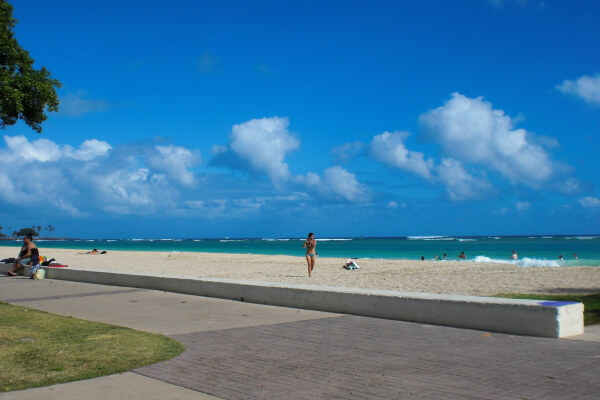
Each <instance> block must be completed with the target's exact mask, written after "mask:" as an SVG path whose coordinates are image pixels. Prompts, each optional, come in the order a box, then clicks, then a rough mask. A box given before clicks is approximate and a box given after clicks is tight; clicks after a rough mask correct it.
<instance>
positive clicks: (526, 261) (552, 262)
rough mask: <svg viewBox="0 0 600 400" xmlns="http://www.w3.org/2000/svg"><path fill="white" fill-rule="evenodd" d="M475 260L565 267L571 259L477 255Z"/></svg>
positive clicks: (530, 265)
mask: <svg viewBox="0 0 600 400" xmlns="http://www.w3.org/2000/svg"><path fill="white" fill-rule="evenodd" d="M473 262H479V263H497V264H511V265H516V266H519V267H565V266H568V265H569V261H558V260H547V259H544V258H527V257H524V258H522V259H520V260H503V259H496V258H490V257H486V256H477V257H475V258H474V259H473Z"/></svg>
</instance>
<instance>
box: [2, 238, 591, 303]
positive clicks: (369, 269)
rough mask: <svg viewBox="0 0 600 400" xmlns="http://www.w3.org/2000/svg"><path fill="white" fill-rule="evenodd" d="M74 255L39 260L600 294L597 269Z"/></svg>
mask: <svg viewBox="0 0 600 400" xmlns="http://www.w3.org/2000/svg"><path fill="white" fill-rule="evenodd" d="M18 250H19V248H17V247H15V248H8V247H0V259H4V258H8V257H15V256H16V254H17V253H18ZM80 251H83V250H71V249H47V250H42V251H41V253H42V255H44V256H49V257H54V258H56V260H57V261H59V262H61V263H63V264H68V265H69V268H73V269H75V268H81V269H93V270H109V271H115V272H117V271H119V272H134V273H148V274H166V275H185V276H192V277H203V278H209V277H210V278H232V279H243V280H250V281H262V282H282V283H302V284H314V285H326V286H342V287H357V288H372V289H387V290H401V291H407V292H428V293H452V294H471V295H494V294H498V293H598V292H600V267H517V266H512V265H507V264H491V263H474V262H469V261H439V262H435V261H409V260H377V259H369V260H357V261H358V263H359V264H360V266H361V267H362V269H360V270H355V271H346V270H344V269H342V265H343V264H344V263H345V261H346V260H345V259H341V258H318V259H317V264H316V267H315V270H314V271H313V277H312V278H309V277H308V273H307V266H306V260H305V259H304V257H291V256H264V255H251V254H223V253H184V252H182V253H176V252H171V253H167V252H133V251H109V252H108V253H107V254H102V255H83V254H76V253H77V252H80Z"/></svg>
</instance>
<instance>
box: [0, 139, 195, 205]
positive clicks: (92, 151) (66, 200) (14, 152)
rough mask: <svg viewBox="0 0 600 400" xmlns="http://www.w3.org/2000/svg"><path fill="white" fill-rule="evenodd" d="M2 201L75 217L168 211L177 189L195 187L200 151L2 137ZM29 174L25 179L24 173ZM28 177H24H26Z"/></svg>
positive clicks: (0, 192)
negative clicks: (76, 144) (194, 167)
mask: <svg viewBox="0 0 600 400" xmlns="http://www.w3.org/2000/svg"><path fill="white" fill-rule="evenodd" d="M4 142H5V144H6V146H5V147H0V171H2V172H1V173H0V185H1V186H2V187H3V189H4V190H2V191H0V201H3V202H5V203H10V204H21V203H22V201H23V199H27V203H26V205H30V206H35V207H37V208H38V209H39V207H41V206H43V207H48V210H49V211H50V210H52V209H54V210H60V211H62V212H65V213H68V214H71V215H74V216H77V215H82V214H86V213H88V214H89V213H93V212H94V211H98V210H106V211H109V212H114V213H120V214H144V213H150V212H154V211H157V210H166V211H168V210H169V207H170V206H172V205H173V199H174V197H176V195H177V193H178V186H190V185H192V184H193V183H194V181H195V178H194V174H193V173H192V172H191V171H190V170H189V168H190V167H191V166H193V165H195V164H197V163H199V162H200V155H199V153H198V152H196V151H193V150H190V149H186V148H183V147H177V146H149V145H135V146H128V145H125V146H124V147H123V148H117V149H114V148H113V147H112V146H111V145H110V144H109V143H107V142H104V141H100V140H96V139H92V140H86V141H84V142H83V143H81V145H79V146H78V147H77V148H73V147H71V146H68V145H60V144H57V143H55V142H53V141H51V140H48V139H37V140H33V141H29V140H28V139H27V138H26V137H24V136H14V137H10V136H4ZM24 171H26V175H24ZM24 177H25V178H24Z"/></svg>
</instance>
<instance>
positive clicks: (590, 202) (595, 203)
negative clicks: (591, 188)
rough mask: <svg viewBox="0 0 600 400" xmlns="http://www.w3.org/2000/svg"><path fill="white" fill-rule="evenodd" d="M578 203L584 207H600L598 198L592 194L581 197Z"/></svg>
mask: <svg viewBox="0 0 600 400" xmlns="http://www.w3.org/2000/svg"><path fill="white" fill-rule="evenodd" d="M579 204H581V205H582V206H584V207H600V199H598V198H597V197H592V196H587V197H582V198H581V199H579Z"/></svg>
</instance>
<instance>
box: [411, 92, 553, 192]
mask: <svg viewBox="0 0 600 400" xmlns="http://www.w3.org/2000/svg"><path fill="white" fill-rule="evenodd" d="M419 122H420V125H421V128H422V132H423V134H424V136H425V138H426V139H428V140H429V141H431V142H434V143H437V144H439V145H440V146H441V151H442V155H443V156H445V157H451V158H453V159H455V160H458V161H460V162H462V163H472V164H477V165H480V166H484V167H487V168H490V169H492V170H495V171H497V172H499V173H501V174H502V175H504V176H505V177H507V178H508V179H509V180H510V181H511V182H513V183H523V184H526V185H528V186H532V187H536V186H538V185H540V184H542V183H544V182H547V181H548V180H549V179H550V178H551V177H552V175H553V174H554V172H555V165H554V164H553V163H552V161H551V160H550V158H549V155H548V154H547V153H546V151H545V150H544V148H543V147H542V146H541V145H540V144H538V143H537V142H536V141H535V135H533V134H532V133H530V132H527V131H526V130H525V129H514V126H513V125H514V121H513V120H512V119H511V118H510V117H509V116H508V115H505V113H504V111H502V110H495V109H493V108H492V104H491V103H489V102H487V101H484V100H483V98H481V97H478V98H475V99H472V98H469V97H466V96H463V95H462V94H460V93H453V94H452V98H451V99H450V100H449V101H448V102H446V104H444V105H443V106H441V107H438V108H436V109H433V110H430V111H428V112H426V113H424V114H422V115H421V116H420V117H419Z"/></svg>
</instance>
